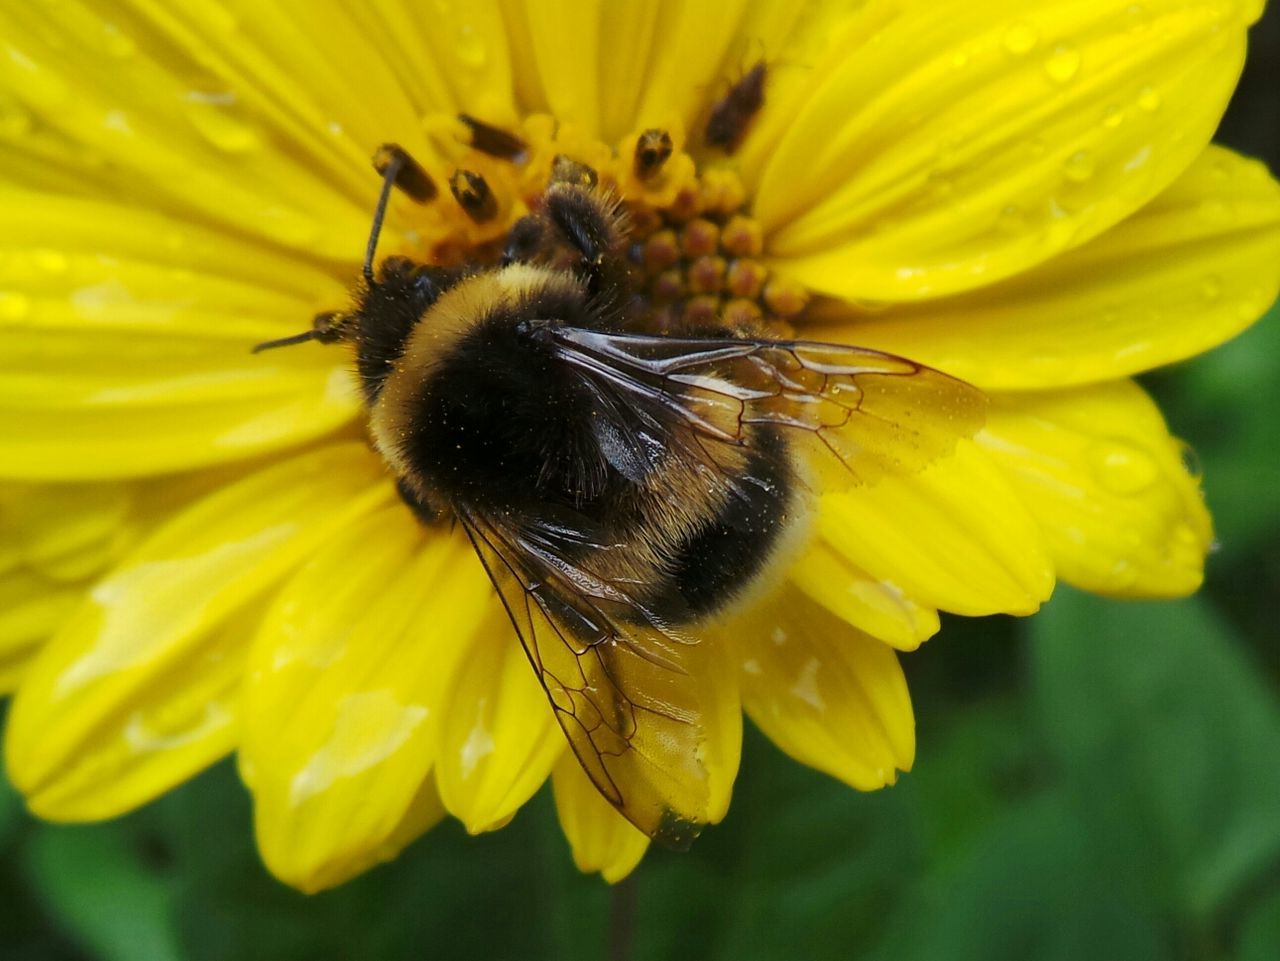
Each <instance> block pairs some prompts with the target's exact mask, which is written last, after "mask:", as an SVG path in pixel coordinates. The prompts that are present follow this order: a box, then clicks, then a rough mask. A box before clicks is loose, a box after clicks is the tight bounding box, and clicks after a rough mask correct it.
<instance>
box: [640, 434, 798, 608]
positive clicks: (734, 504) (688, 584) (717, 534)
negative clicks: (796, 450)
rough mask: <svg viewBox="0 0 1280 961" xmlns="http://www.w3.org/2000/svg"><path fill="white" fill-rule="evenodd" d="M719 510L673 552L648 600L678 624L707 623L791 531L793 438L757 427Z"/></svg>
mask: <svg viewBox="0 0 1280 961" xmlns="http://www.w3.org/2000/svg"><path fill="white" fill-rule="evenodd" d="M730 480H731V483H730V488H729V493H728V496H727V497H725V498H724V499H723V501H722V502H721V503H720V505H719V507H718V509H717V510H716V512H715V513H714V514H712V515H711V516H709V517H708V518H707V519H706V520H705V521H704V522H703V523H702V524H700V525H697V526H695V527H693V528H692V529H691V530H689V531H688V532H687V533H686V534H685V535H684V536H683V537H682V538H681V539H680V540H679V541H678V542H677V543H676V544H675V545H674V549H673V550H671V551H670V552H669V554H668V565H667V572H666V577H664V578H663V579H662V581H661V582H660V587H659V588H658V590H657V591H656V592H655V594H654V595H653V596H652V597H650V598H649V599H648V602H649V605H650V607H651V608H652V609H653V610H654V611H655V613H658V614H659V615H661V616H663V617H665V618H667V619H668V620H670V621H671V622H673V623H678V622H680V621H684V620H701V619H703V618H705V617H707V616H709V615H712V614H715V613H716V612H718V611H719V610H721V609H722V608H724V607H726V606H727V605H729V604H730V603H731V602H733V601H734V600H735V599H736V598H738V597H739V596H740V595H742V594H743V593H745V592H746V591H748V590H749V589H750V588H751V587H752V586H753V584H754V583H755V582H756V581H757V580H758V579H759V577H760V576H761V575H762V574H763V573H764V572H765V570H766V568H768V567H769V566H770V562H771V561H772V560H774V558H775V557H776V555H777V554H778V553H779V549H780V546H781V542H782V540H783V534H784V532H787V531H789V530H791V529H792V527H793V526H794V525H793V523H792V522H793V520H794V518H793V517H792V516H791V515H792V514H793V513H794V511H795V509H796V506H795V486H796V485H795V481H794V478H793V475H792V470H791V466H790V461H789V459H788V454H787V449H786V443H785V441H784V440H783V439H782V438H781V437H780V436H779V435H778V434H777V433H776V432H775V431H765V430H761V431H758V432H757V433H756V435H755V437H754V438H753V444H752V446H751V447H750V448H749V450H748V453H747V456H746V461H745V463H744V464H743V467H742V471H741V474H740V475H738V476H736V477H734V478H731V479H730Z"/></svg>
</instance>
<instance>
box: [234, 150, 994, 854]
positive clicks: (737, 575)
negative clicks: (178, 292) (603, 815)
mask: <svg viewBox="0 0 1280 961" xmlns="http://www.w3.org/2000/svg"><path fill="white" fill-rule="evenodd" d="M379 156H380V158H381V161H380V162H379V164H377V165H378V166H380V167H381V169H382V170H383V173H384V181H383V186H382V193H381V196H380V198H379V202H378V206H377V211H376V214H375V216H374V222H373V229H372V231H371V234H370V237H369V242H368V245H367V248H366V257H365V264H364V271H363V276H364V280H363V283H362V284H360V285H359V286H358V287H357V288H356V290H355V294H354V307H353V309H351V310H349V311H345V312H339V313H330V314H322V315H320V316H319V317H317V318H316V320H315V323H314V326H313V328H312V329H311V330H309V331H307V332H306V333H303V334H300V335H297V336H294V337H289V338H285V339H283V340H279V341H272V342H269V343H267V344H261V345H259V346H258V348H255V349H266V348H272V347H281V346H285V345H287V344H293V343H299V342H302V341H306V340H316V341H320V342H322V343H345V344H348V345H350V347H351V348H352V349H353V352H354V356H355V363H356V370H357V372H358V376H359V380H360V384H361V387H362V390H363V394H364V401H365V404H366V406H367V409H368V417H369V429H370V434H371V437H372V442H373V444H374V446H375V447H376V448H377V450H378V452H379V453H380V454H381V456H382V457H383V458H384V459H385V460H386V462H387V464H388V465H390V467H391V469H392V471H393V472H394V473H395V476H396V477H397V479H398V484H399V489H400V492H401V495H402V496H403V498H404V499H405V501H406V502H407V503H408V504H409V506H410V507H411V508H412V509H413V511H414V512H415V513H416V514H417V515H418V517H419V518H420V519H421V520H422V521H423V522H424V523H437V522H440V521H442V520H452V521H454V522H456V523H458V524H459V525H461V527H462V529H463V530H464V531H465V532H466V535H467V537H468V538H469V539H470V541H471V544H472V545H473V546H474V548H475V552H476V554H477V555H478V557H479V560H480V562H481V564H483V566H484V568H485V570H486V572H487V573H488V575H489V577H490V579H491V580H492V582H493V585H494V587H495V588H496V590H497V592H498V594H499V595H500V597H501V600H502V603H503V605H504V606H505V607H506V610H507V613H508V614H509V615H510V619H511V622H512V624H513V625H514V627H515V630H516V632H517V634H518V635H519V638H520V641H521V643H522V644H523V646H524V649H525V651H526V653H527V654H528V657H529V661H530V663H531V664H532V665H533V669H534V671H535V672H536V673H537V676H538V679H539V681H540V682H541V684H542V686H543V688H544V689H545V690H546V693H547V697H548V700H549V701H550V704H551V707H552V709H553V710H554V712H555V715H556V717H557V719H558V720H559V723H560V726H561V727H562V729H563V730H564V733H565V735H566V737H567V738H568V741H569V744H570V745H571V747H572V749H573V751H574V753H575V755H576V756H577V758H578V760H579V761H580V762H581V764H582V767H583V769H584V770H585V771H586V773H587V775H588V776H589V777H590V778H591V780H592V782H593V783H594V784H595V786H596V788H597V789H598V790H599V791H600V793H601V794H602V795H603V796H604V797H605V798H606V799H607V800H608V801H609V802H610V803H611V804H612V805H613V806H614V807H615V808H617V810H618V811H619V812H621V813H622V814H623V815H624V816H625V817H626V818H627V819H628V820H630V821H631V822H632V823H633V824H634V825H635V826H636V827H637V828H639V829H640V830H641V831H643V832H645V833H646V834H648V835H650V836H651V837H653V838H654V839H656V840H658V841H660V842H663V843H666V844H668V845H672V846H677V847H680V846H684V845H687V844H688V842H689V841H690V840H691V839H692V838H693V837H694V836H695V835H696V834H697V832H698V831H699V829H700V828H701V826H702V825H703V824H704V823H705V822H706V820H707V817H708V815H707V807H708V803H709V799H708V786H707V774H706V771H705V769H704V767H703V764H702V761H701V751H702V745H703V742H704V739H705V736H704V723H703V712H702V708H701V706H700V704H699V701H698V694H697V686H696V683H695V674H694V672H693V671H692V670H691V667H690V660H691V656H692V651H693V648H694V646H695V645H696V644H698V643H699V638H700V637H701V636H703V635H704V634H705V632H706V631H707V629H708V626H709V625H713V624H719V623H723V622H724V621H725V620H726V619H727V618H728V617H730V616H731V615H733V614H735V613H737V612H740V611H741V610H742V609H743V608H744V606H745V605H746V604H747V602H748V601H749V599H750V598H751V597H752V596H753V595H755V594H757V593H759V592H761V591H763V590H764V589H766V588H767V586H768V585H769V584H770V583H771V581H772V580H773V579H775V578H776V577H777V576H778V575H779V573H780V571H781V570H783V569H785V562H786V558H787V557H788V555H789V554H790V553H791V552H792V551H793V550H794V549H796V547H797V546H798V545H799V544H800V543H801V542H802V541H803V537H804V532H805V529H806V520H807V519H808V518H809V517H810V516H811V514H812V509H813V505H814V503H815V500H816V494H817V493H818V492H819V491H822V490H835V489H840V488H847V487H850V486H853V485H858V484H866V483H872V482H874V481H875V480H876V479H877V478H879V477H881V476H883V475H885V474H902V473H910V472H914V471H917V470H920V469H921V468H923V467H924V466H925V465H926V464H928V463H929V462H930V461H932V460H933V459H935V458H937V457H939V456H942V455H943V454H945V453H946V452H948V451H949V450H950V449H951V447H952V446H953V445H954V443H955V441H956V439H957V438H958V437H960V436H964V435H966V434H970V433H972V432H973V431H974V430H976V429H977V427H978V426H979V425H980V423H981V421H982V417H983V407H984V401H983V397H982V395H981V394H979V393H978V392H977V391H976V390H975V389H974V388H972V387H970V386H968V385H967V384H964V383H962V382H959V381H956V380H953V379H951V378H950V377H947V376H946V375H944V374H941V373H939V372H937V371H934V370H931V369H928V368H925V367H923V366H921V365H919V364H916V363H913V362H911V361H909V360H904V359H901V358H898V357H893V356H889V355H886V354H882V353H878V352H875V351H871V350H863V349H859V348H856V347H847V346H839V345H833V344H821V343H810V342H804V341H776V340H768V339H761V338H758V337H753V336H749V335H747V334H745V333H744V332H743V331H741V330H733V329H729V328H728V327H727V326H726V325H725V324H723V323H717V322H713V323H709V324H705V325H702V326H699V327H694V328H692V329H681V330H679V331H678V333H670V332H663V333H658V332H657V330H658V327H657V326H656V324H655V321H654V319H653V317H652V316H651V314H650V313H649V312H648V311H646V310H645V309H644V306H645V305H644V304H642V303H640V302H638V301H637V299H636V297H635V295H634V293H633V290H632V287H631V286H630V283H629V277H628V274H629V269H630V268H629V262H628V259H627V256H626V251H627V249H628V245H629V238H628V229H627V218H626V214H625V211H624V209H623V207H622V206H621V204H620V203H619V201H618V200H617V199H616V198H614V197H613V196H611V195H610V194H609V193H608V192H607V191H605V190H603V189H602V188H601V187H599V186H598V185H597V183H596V176H595V174H594V172H593V171H592V170H590V169H589V168H587V167H585V166H584V165H582V164H578V163H575V162H573V161H569V160H565V159H561V160H560V161H559V162H557V164H556V165H555V168H554V170H553V173H552V176H551V180H550V182H549V184H548V186H547V187H546V190H545V193H544V194H543V196H542V198H541V204H540V206H539V207H538V208H537V209H536V210H535V212H534V213H532V214H530V215H529V216H527V217H525V218H523V219H522V220H520V221H517V223H516V224H515V225H514V226H513V228H512V230H511V231H510V234H509V236H508V238H507V240H506V244H505V251H504V253H503V254H502V256H501V259H500V261H499V262H497V263H496V264H494V265H491V266H470V267H461V268H447V267H441V266H433V265H429V264H421V263H415V262H413V261H411V260H409V259H406V258H404V257H388V258H386V259H385V260H383V261H382V262H381V264H380V265H379V266H378V269H377V271H376V273H375V271H374V268H373V264H374V252H375V248H376V244H377V239H378V234H379V230H380V227H381V223H382V218H383V215H384V213H385V210H386V205H387V200H388V196H389V194H390V191H391V189H392V187H393V185H395V184H400V185H401V186H402V187H403V188H404V189H406V190H408V191H410V192H413V193H416V194H419V195H422V194H424V193H427V191H426V189H425V187H424V183H425V182H429V180H424V178H425V174H424V173H423V172H422V171H421V170H420V168H417V166H416V164H414V162H413V161H412V160H411V159H410V158H409V157H408V156H407V154H405V153H404V152H403V151H401V150H399V149H398V148H395V147H387V148H384V149H383V151H382V152H380V155H379ZM664 331H665V328H664Z"/></svg>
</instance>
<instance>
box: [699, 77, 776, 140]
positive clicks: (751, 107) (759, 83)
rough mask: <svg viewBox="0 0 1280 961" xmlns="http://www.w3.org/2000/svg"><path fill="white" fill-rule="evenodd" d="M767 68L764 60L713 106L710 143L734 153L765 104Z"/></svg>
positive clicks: (708, 125) (709, 122)
mask: <svg viewBox="0 0 1280 961" xmlns="http://www.w3.org/2000/svg"><path fill="white" fill-rule="evenodd" d="M766 72H767V68H766V66H765V62H764V61H763V60H758V61H756V64H755V66H754V67H752V68H751V69H750V70H748V71H747V72H746V74H744V75H743V77H742V79H741V80H739V81H738V82H737V83H735V84H734V85H733V86H732V87H731V88H730V90H729V92H728V93H727V94H725V95H724V98H723V99H722V100H721V101H720V102H719V103H717V104H716V105H715V106H714V107H712V108H711V116H710V117H708V118H707V127H706V131H705V133H704V138H705V139H706V142H707V146H709V147H719V148H720V149H721V150H723V151H724V152H725V153H733V152H734V151H735V150H737V149H738V146H739V145H740V144H741V143H742V138H743V137H745V136H746V134H747V127H748V126H750V124H751V120H752V118H753V117H754V116H755V115H756V112H757V111H759V109H760V108H761V107H763V106H764V81H765V74H766Z"/></svg>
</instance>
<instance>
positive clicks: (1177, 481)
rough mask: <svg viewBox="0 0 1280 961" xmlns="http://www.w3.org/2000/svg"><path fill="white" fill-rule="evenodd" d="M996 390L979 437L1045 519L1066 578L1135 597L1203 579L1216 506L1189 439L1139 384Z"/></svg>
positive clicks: (1190, 587)
mask: <svg viewBox="0 0 1280 961" xmlns="http://www.w3.org/2000/svg"><path fill="white" fill-rule="evenodd" d="M995 401H996V402H995V403H994V404H993V406H992V411H991V418H990V420H989V422H988V425H987V428H986V430H985V431H983V433H982V434H981V435H979V442H980V443H981V444H982V446H983V447H985V448H986V449H987V450H988V451H989V452H990V454H991V456H992V458H993V459H994V460H995V462H996V463H997V464H998V465H999V466H1000V468H1001V469H1002V470H1003V471H1004V472H1005V474H1006V476H1007V477H1008V478H1009V482H1010V484H1011V485H1012V486H1013V488H1014V490H1015V491H1016V492H1017V496H1018V498H1019V500H1021V501H1022V503H1024V504H1026V505H1027V508H1028V510H1030V511H1031V513H1032V514H1033V515H1034V516H1035V518H1036V520H1037V521H1038V522H1039V523H1040V525H1041V527H1042V528H1043V529H1044V535H1045V541H1046V544H1047V546H1048V549H1049V553H1050V554H1051V555H1052V557H1053V559H1054V563H1055V564H1056V565H1057V568H1058V573H1059V575H1060V576H1061V577H1062V578H1063V580H1065V581H1068V582H1070V583H1072V584H1075V585H1076V586H1078V587H1083V588H1085V589H1086V590H1090V591H1095V592H1098V593H1102V594H1117V595H1121V596H1127V597H1137V596H1141V597H1172V596H1179V595H1182V594H1189V593H1190V592H1192V591H1194V590H1195V589H1196V588H1197V587H1199V586H1200V581H1201V578H1202V575H1203V569H1204V557H1205V554H1206V553H1207V552H1208V550H1209V545H1210V543H1211V542H1212V539H1213V532H1212V529H1211V525H1210V521H1209V515H1208V512H1207V511H1206V510H1205V507H1204V503H1203V501H1202V499H1201V495H1200V490H1199V484H1198V482H1197V479H1196V478H1195V477H1194V476H1192V475H1191V474H1189V473H1188V472H1187V469H1186V466H1185V465H1184V462H1183V450H1184V448H1183V446H1182V445H1181V444H1180V443H1179V442H1178V441H1177V440H1175V439H1174V438H1172V437H1170V436H1169V433H1168V430H1167V428H1166V427H1165V424H1164V420H1163V419H1162V418H1161V416H1160V412H1159V410H1157V409H1156V406H1155V404H1153V403H1152V402H1151V400H1150V399H1149V398H1148V397H1147V395H1146V394H1144V393H1143V392H1142V390H1141V389H1140V388H1139V387H1138V386H1137V385H1135V384H1133V383H1131V382H1129V381H1117V382H1115V383H1110V384H1098V385H1095V386H1092V387H1085V388H1079V389H1076V390H1069V391H1059V392H1056V393H1035V394H1015V395H1009V396H998V397H996V398H995Z"/></svg>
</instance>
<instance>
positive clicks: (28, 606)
mask: <svg viewBox="0 0 1280 961" xmlns="http://www.w3.org/2000/svg"><path fill="white" fill-rule="evenodd" d="M132 499H133V490H132V489H131V488H130V487H128V486H126V485H123V484H89V485H79V484H74V485H60V486H48V485H35V484H5V485H0V691H10V690H12V689H13V688H14V687H16V686H17V681H18V679H19V678H20V677H21V675H22V673H23V672H24V670H25V668H26V666H27V662H28V660H29V659H30V657H31V656H32V654H34V652H35V651H36V650H37V649H38V647H39V646H40V644H42V643H43V642H44V641H46V640H48V638H49V637H50V636H51V635H52V634H53V632H54V630H56V629H57V627H58V626H59V625H60V624H61V623H62V621H64V620H65V619H66V618H67V616H68V615H69V614H70V613H71V612H72V611H73V610H75V608H76V606H77V605H78V604H79V602H80V598H81V596H82V595H83V592H84V589H85V587H86V586H87V582H88V580H89V579H90V578H93V577H95V576H96V575H98V574H100V573H101V572H102V570H103V569H104V568H106V567H107V566H108V565H110V564H111V563H113V562H114V561H115V560H117V559H118V558H119V557H120V556H121V555H122V554H123V553H124V551H125V550H126V549H127V547H128V546H129V545H130V543H131V542H132V540H133V538H134V536H135V535H136V528H137V525H136V523H133V522H132V521H133V519H132V518H131V517H130V513H131V510H130V509H131V507H132Z"/></svg>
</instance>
